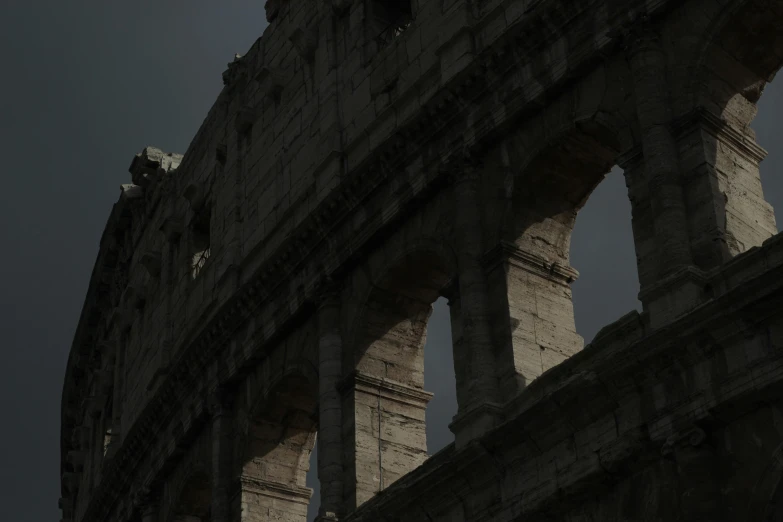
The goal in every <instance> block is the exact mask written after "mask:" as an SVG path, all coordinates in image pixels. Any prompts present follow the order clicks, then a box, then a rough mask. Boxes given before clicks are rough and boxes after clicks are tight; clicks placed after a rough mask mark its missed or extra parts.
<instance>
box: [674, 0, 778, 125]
mask: <svg viewBox="0 0 783 522" xmlns="http://www.w3.org/2000/svg"><path fill="white" fill-rule="evenodd" d="M781 23H783V3H781V2H779V1H773V2H766V1H763V0H734V1H731V2H728V3H727V4H726V5H725V7H723V9H722V10H721V11H719V12H718V13H717V14H716V15H715V17H714V18H713V20H712V22H711V23H710V24H709V25H708V29H707V31H706V32H705V34H704V36H703V38H702V40H701V42H702V47H701V49H700V52H699V54H698V57H697V62H696V67H695V69H696V74H694V75H692V77H691V82H692V83H691V88H690V89H689V90H688V92H691V93H693V103H692V106H693V107H709V108H712V109H713V110H715V111H717V112H716V114H717V115H721V116H724V117H728V118H729V119H734V120H735V122H736V123H738V124H740V125H741V126H742V128H747V126H748V125H750V122H751V121H752V119H753V117H754V116H755V114H756V112H755V104H756V102H757V101H758V99H759V98H760V97H761V94H762V92H763V90H764V87H765V86H766V84H768V83H770V82H772V80H773V79H774V77H775V75H776V74H777V71H778V70H780V68H781V67H782V66H783V52H781V50H783V34H781V32H780V30H779V27H780V24H781ZM722 74H725V75H724V76H721V75H722ZM713 75H714V76H713ZM716 82H723V83H724V85H722V86H718V85H715V83H716ZM705 89H706V92H705ZM737 96H741V97H742V98H744V99H745V100H746V101H747V102H748V103H747V104H745V103H743V104H742V105H743V106H744V107H743V108H744V110H741V109H740V107H739V106H738V105H739V102H740V100H739V99H735V98H736V97H737ZM727 109H729V110H728V111H727ZM731 109H735V110H731Z"/></svg>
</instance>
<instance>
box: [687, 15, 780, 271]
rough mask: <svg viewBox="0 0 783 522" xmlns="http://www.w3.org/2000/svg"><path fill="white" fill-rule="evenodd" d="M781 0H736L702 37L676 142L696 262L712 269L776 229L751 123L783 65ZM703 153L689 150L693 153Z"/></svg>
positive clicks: (759, 243) (761, 154) (771, 233)
mask: <svg viewBox="0 0 783 522" xmlns="http://www.w3.org/2000/svg"><path fill="white" fill-rule="evenodd" d="M781 24H783V2H780V1H778V0H776V1H774V2H765V1H760V0H735V1H732V2H728V3H727V5H726V6H725V7H724V8H723V9H722V10H721V11H719V12H718V13H717V14H715V15H714V17H713V20H712V23H711V24H710V26H709V27H708V30H707V31H705V32H704V34H703V36H702V38H701V47H700V49H699V54H698V55H697V57H696V58H695V63H694V64H693V69H694V73H693V74H692V76H691V80H690V85H689V87H688V89H686V94H685V96H688V97H689V104H688V105H686V106H685V107H684V109H687V110H689V111H691V112H690V117H689V118H686V121H685V122H684V123H683V124H682V127H683V130H681V131H680V132H681V135H682V138H681V139H679V140H678V145H679V148H680V156H681V170H682V175H683V179H684V180H687V182H686V183H685V185H684V190H685V200H686V202H688V214H689V227H688V228H689V234H690V241H691V250H692V254H693V258H694V262H695V264H696V265H697V266H699V267H700V268H702V269H705V270H708V269H712V268H714V267H716V266H719V265H720V264H722V263H724V262H726V261H728V260H729V259H730V258H732V257H733V256H735V255H737V254H740V253H742V252H745V251H747V250H748V249H750V248H752V247H754V246H760V245H761V244H762V243H763V241H764V240H766V239H767V238H769V237H771V236H772V235H774V234H775V233H777V225H776V224H775V216H774V211H773V209H772V207H771V206H770V205H769V203H767V201H766V200H765V198H764V191H763V189H762V185H761V176H760V172H759V169H760V166H759V165H760V163H761V161H762V160H763V159H764V157H765V156H766V151H764V150H763V149H762V148H761V147H759V146H758V145H757V144H756V141H755V132H754V131H753V129H752V128H751V123H752V121H753V119H754V118H755V116H756V114H757V110H758V109H757V105H756V103H757V102H758V100H759V99H760V97H761V94H762V92H763V91H764V88H765V86H766V85H767V83H769V82H771V81H772V79H773V78H774V77H775V74H776V73H777V71H778V70H779V69H780V67H781V66H783V52H782V51H783V35H782V34H781V33H780V30H779V27H780V25H781ZM694 150H698V151H703V153H700V154H694V153H693V151H694Z"/></svg>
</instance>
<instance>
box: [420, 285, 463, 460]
mask: <svg viewBox="0 0 783 522" xmlns="http://www.w3.org/2000/svg"><path fill="white" fill-rule="evenodd" d="M424 388H425V389H426V390H428V391H430V392H431V393H432V400H431V401H430V403H429V404H428V405H427V411H426V419H427V421H426V423H427V425H426V429H425V430H426V433H427V451H428V452H429V454H430V455H434V454H435V453H437V452H438V451H440V450H441V449H443V448H444V447H446V446H447V445H448V444H450V443H452V442H454V433H452V431H451V430H450V429H449V424H450V423H451V421H452V419H453V418H454V416H455V415H456V414H457V382H456V378H455V374H454V349H453V344H452V330H451V307H450V306H449V300H448V299H446V298H445V297H439V298H438V299H437V300H436V301H435V303H433V305H432V315H431V316H430V320H429V322H428V323H427V340H426V342H425V344H424Z"/></svg>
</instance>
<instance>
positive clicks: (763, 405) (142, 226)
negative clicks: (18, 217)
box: [60, 0, 783, 522]
mask: <svg viewBox="0 0 783 522" xmlns="http://www.w3.org/2000/svg"><path fill="white" fill-rule="evenodd" d="M266 7H267V17H268V19H269V22H270V25H269V27H268V28H267V30H266V31H265V33H264V35H263V37H262V38H260V39H259V40H258V41H257V42H256V43H255V44H254V45H253V46H252V48H251V49H250V50H249V51H248V52H247V54H245V55H244V56H237V57H236V59H235V60H234V61H233V62H232V63H231V64H229V66H228V69H227V70H226V71H225V72H224V73H223V80H224V84H225V87H224V89H223V91H222V92H221V94H220V96H219V97H218V99H217V101H216V103H215V105H214V106H213V108H212V110H211V111H210V112H209V114H208V115H207V117H206V119H205V121H204V123H203V125H202V127H201V128H200V130H199V131H198V133H197V135H196V137H195V138H194V140H193V142H192V143H191V145H190V147H189V148H188V150H187V151H186V152H185V154H184V155H178V154H173V153H166V152H163V151H160V150H158V149H156V148H154V147H148V148H146V149H144V151H142V152H141V153H140V154H138V155H137V156H136V157H135V158H134V159H133V162H132V164H131V166H130V174H131V179H130V181H131V183H130V184H128V185H123V186H122V190H121V194H120V198H119V200H118V202H117V203H116V204H115V206H114V208H113V209H112V212H111V215H110V217H109V220H108V223H107V225H106V229H105V231H104V234H103V237H102V239H101V244H100V251H99V254H98V259H97V261H96V264H95V268H94V269H93V274H92V278H91V281H90V285H89V288H88V291H87V297H86V299H85V304H84V308H83V311H82V315H81V318H80V323H79V326H78V328H77V332H76V335H75V339H74V342H73V346H72V349H71V353H70V357H69V361H68V366H67V372H66V376H65V384H64V387H63V399H62V434H61V453H62V459H61V473H62V498H61V499H60V506H61V508H62V512H63V520H66V521H68V522H82V521H90V522H93V521H94V522H99V521H101V522H103V521H109V520H111V521H116V522H137V521H143V522H173V521H177V522H186V521H187V522H207V521H210V522H229V521H240V520H241V521H262V520H285V521H304V520H305V519H306V512H307V506H308V502H309V499H310V495H311V491H310V490H309V489H308V488H307V487H306V486H305V475H306V472H307V471H308V466H309V460H310V454H311V451H312V449H313V446H314V444H315V440H316V434H317V435H318V444H319V454H318V474H319V478H320V482H321V505H320V508H319V513H320V514H319V519H320V520H337V519H339V520H356V521H359V520H362V521H379V520H385V521H397V520H406V521H417V520H422V521H427V520H429V521H431V520H444V521H446V520H449V521H454V520H459V521H481V520H503V521H512V520H523V519H524V520H531V519H535V520H568V521H569V522H570V521H574V522H576V521H588V520H607V521H613V520H617V521H621V520H622V521H627V520H661V521H663V520H666V521H669V520H715V521H717V520H727V521H728V520H759V521H761V520H779V519H781V517H782V516H783V515H782V514H781V513H783V508H781V505H783V494H782V493H781V492H780V491H781V488H783V485H781V480H780V479H781V470H782V469H783V465H781V462H783V460H781V459H780V453H781V450H780V448H781V447H782V446H783V421H782V420H781V419H783V416H782V414H783V409H782V407H783V405H782V404H781V398H780V397H781V396H780V390H781V384H783V358H782V357H781V354H782V353H783V351H782V350H781V349H783V239H782V238H781V236H779V235H777V228H776V225H775V218H774V214H773V211H772V208H771V207H770V205H769V204H768V203H767V202H766V201H765V200H764V196H763V193H762V189H761V182H760V178H759V163H760V162H761V161H762V160H763V158H764V157H765V155H766V151H764V150H763V149H762V148H761V147H759V146H758V145H757V144H756V142H755V137H754V133H753V131H752V129H751V128H750V123H751V121H752V119H753V117H754V116H755V113H756V102H757V101H758V99H759V97H760V96H761V94H762V91H763V89H764V86H765V85H766V84H767V83H768V82H769V81H771V80H772V78H773V77H774V75H775V73H776V72H777V70H778V69H779V68H780V66H781V65H783V33H781V32H780V30H779V28H780V27H781V26H783V0H721V1H717V0H684V1H681V0H677V1H675V0H646V1H643V0H624V1H622V2H619V1H612V0H588V1H584V2H581V3H579V5H576V4H573V3H571V2H566V1H564V0H488V1H486V2H474V1H469V0H411V1H410V3H408V2H386V1H383V0H317V1H316V0H308V1H305V2H288V1H285V0H269V1H268V2H267V4H266ZM616 165H619V166H620V167H622V169H623V170H624V173H625V177H626V182H627V186H628V194H629V199H630V201H631V205H632V211H633V234H634V241H635V247H636V252H637V264H638V271H639V280H640V284H641V288H640V294H639V296H640V300H641V301H642V303H643V312H642V313H641V314H639V313H637V312H635V311H634V312H631V313H629V314H628V315H626V316H624V317H623V318H621V319H620V320H619V321H617V322H616V323H614V324H612V325H608V326H606V327H605V328H604V329H603V330H602V331H601V332H600V333H599V334H598V336H597V337H596V339H595V340H594V341H593V343H591V344H590V345H588V346H586V347H585V346H583V345H584V342H583V340H582V338H581V337H580V336H579V335H578V334H577V333H576V331H575V327H574V320H573V308H572V304H571V289H570V285H571V283H572V282H573V281H574V280H575V278H577V277H578V274H577V272H576V271H575V270H574V269H572V268H571V267H570V265H569V244H570V235H571V231H572V229H573V225H574V220H575V218H576V213H577V212H578V210H579V209H580V208H581V207H582V206H583V205H584V203H585V201H586V200H587V198H588V197H589V195H590V193H591V192H592V190H593V189H594V188H595V187H596V186H597V184H598V183H600V181H601V180H602V179H603V177H604V176H605V175H606V174H607V173H608V171H609V170H610V169H611V168H612V167H613V166H616ZM439 296H445V297H447V298H448V300H449V306H450V313H451V324H452V332H453V335H452V337H453V350H454V362H455V372H456V383H457V399H458V413H457V416H456V417H455V418H454V420H453V422H452V424H451V425H450V428H451V430H452V431H453V432H454V434H455V442H454V444H452V445H450V446H448V447H447V448H446V449H444V450H443V451H441V452H439V453H438V454H437V455H434V456H432V457H430V456H429V455H428V453H427V447H426V437H425V416H424V412H425V408H426V405H427V403H428V401H429V400H430V398H431V394H429V393H428V392H427V391H426V390H425V389H424V375H423V348H424V344H425V340H426V328H427V321H428V319H429V316H430V314H431V311H432V303H433V302H434V301H435V300H436V299H437V298H438V297H439Z"/></svg>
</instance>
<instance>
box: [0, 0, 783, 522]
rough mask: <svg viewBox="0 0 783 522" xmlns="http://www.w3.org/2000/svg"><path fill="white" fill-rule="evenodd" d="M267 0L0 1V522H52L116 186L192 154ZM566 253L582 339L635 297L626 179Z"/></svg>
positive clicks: (595, 202)
mask: <svg viewBox="0 0 783 522" xmlns="http://www.w3.org/2000/svg"><path fill="white" fill-rule="evenodd" d="M263 4H264V2H263V1H262V0H252V1H251V0H231V1H228V0H224V1H222V2H219V3H218V2H208V1H206V0H187V1H185V0H178V1H174V0H169V1H163V2H162V1H157V2H153V1H151V0H144V1H142V0H135V1H133V2H109V1H106V0H92V1H87V0H69V1H65V0H57V1H38V2H32V1H22V0H0V54H1V55H2V56H1V58H2V64H3V71H4V74H3V75H2V81H1V82H0V158H2V173H3V177H2V179H3V183H4V186H3V188H2V190H0V240H1V241H2V245H3V247H4V248H3V250H2V257H0V269H2V274H3V277H2V278H0V335H1V336H2V337H1V338H2V345H1V346H2V349H1V350H0V413H2V417H1V418H2V424H0V427H1V428H0V452H2V453H0V457H1V458H0V506H2V508H1V509H0V513H1V514H0V520H3V521H8V522H41V521H44V520H59V511H58V509H57V499H58V498H59V489H60V486H59V476H58V475H59V462H60V459H59V432H60V425H59V422H60V393H61V390H62V382H63V376H64V368H65V361H66V358H67V354H68V350H69V348H70V345H71V341H72V338H73V333H74V330H75V328H76V323H77V321H78V317H79V313H80V311H81V307H82V302H83V299H84V296H85V293H86V290H87V284H88V281H89V276H90V272H91V270H92V267H93V263H94V261H95V256H96V255H97V252H98V241H99V239H100V234H101V232H102V230H103V227H104V224H105V222H106V219H107V217H108V215H109V211H110V209H111V206H112V204H113V203H114V202H115V201H116V200H117V197H118V195H119V185H120V183H127V182H129V181H128V180H129V174H128V172H127V169H128V166H129V164H130V162H131V159H132V158H133V156H134V154H136V153H137V152H139V151H140V150H141V149H142V148H144V147H145V146H147V145H155V146H157V147H160V148H162V149H163V150H166V151H172V152H184V151H185V149H186V148H187V145H188V143H189V142H190V139H191V138H192V137H193V135H194V133H195V132H196V130H197V128H198V126H199V124H200V123H201V121H202V120H203V118H204V117H205V116H206V114H207V111H208V110H209V107H210V106H211V104H212V102H213V101H214V99H215V98H216V96H217V94H218V93H219V91H220V89H221V87H222V83H221V73H222V72H223V70H225V68H226V64H227V63H228V62H229V61H231V59H232V58H233V56H234V53H237V52H238V53H241V54H243V53H244V52H245V51H246V50H247V49H248V48H249V47H250V45H251V44H252V43H253V41H255V39H256V38H257V37H258V36H260V35H261V33H262V31H263V30H264V27H265V26H266V22H265V20H264V10H263ZM782 91H783V89H781V88H776V87H775V85H774V84H773V85H772V86H770V87H769V88H768V89H767V92H766V93H765V95H764V97H763V98H762V101H761V106H762V112H761V115H760V116H759V118H758V119H757V124H756V125H755V127H756V129H757V131H758V136H759V141H760V142H761V144H762V145H763V146H765V147H767V149H768V150H771V151H772V152H773V153H772V154H771V155H770V158H769V159H768V160H767V161H766V162H765V163H764V165H763V181H764V185H765V190H766V191H767V199H768V200H769V201H770V202H771V203H772V204H773V205H775V206H776V207H777V208H783V183H781V178H780V176H778V174H779V172H780V168H781V166H782V165H783V162H781V161H780V159H779V158H778V156H777V155H776V154H775V153H774V152H775V151H776V150H777V149H779V148H780V141H779V134H777V132H779V131H780V130H781V126H779V125H778V124H777V120H778V119H779V117H780V111H779V107H781V103H783V92H782ZM773 177H774V178H775V179H773ZM572 256H573V257H572V264H573V265H574V266H575V267H576V268H577V269H578V270H579V271H580V272H581V278H580V279H579V280H578V281H577V282H576V283H575V285H574V300H575V308H576V312H575V313H576V321H577V329H578V330H579V332H580V333H581V334H582V335H583V336H585V338H586V340H588V341H589V340H590V339H591V338H592V336H593V335H594V334H595V332H597V330H598V329H600V327H601V326H603V325H605V324H607V323H609V322H612V321H614V320H615V319H617V318H619V317H620V316H621V315H623V314H624V313H626V312H628V311H629V310H631V309H632V308H634V307H636V306H637V301H636V293H637V291H638V283H637V279H636V266H635V261H634V254H633V244H632V238H631V232H630V208H629V205H628V203H627V195H626V189H625V185H624V182H623V179H622V175H621V174H618V173H615V174H612V175H610V176H609V177H608V179H607V181H606V182H604V183H603V184H602V185H600V186H599V188H598V190H597V191H596V193H595V194H594V196H593V197H592V198H591V200H590V201H589V202H588V205H587V207H586V208H585V209H584V210H583V211H582V213H580V217H579V220H578V221H577V226H576V231H575V233H574V239H573V249H572ZM449 342H450V336H449V333H448V310H447V308H446V307H445V305H444V304H443V303H442V302H438V303H437V306H436V310H435V314H434V316H433V319H432V323H431V327H430V334H429V341H428V344H427V348H426V370H425V371H426V384H427V387H428V389H430V390H431V391H434V392H435V399H434V400H433V402H432V403H431V407H430V409H429V410H428V436H429V444H430V450H431V452H434V451H437V450H438V449H440V448H441V447H443V446H444V445H445V444H447V443H448V442H450V440H451V434H450V432H449V431H448V428H447V425H448V423H449V421H450V418H451V416H452V415H453V414H454V411H455V408H456V405H455V400H454V381H453V375H452V371H451V356H450V354H449V349H450V348H449ZM314 481H315V477H314V476H313V474H312V473H311V477H310V484H314V483H315V482H314ZM313 504H314V505H316V506H317V497H316V499H314V502H313Z"/></svg>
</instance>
